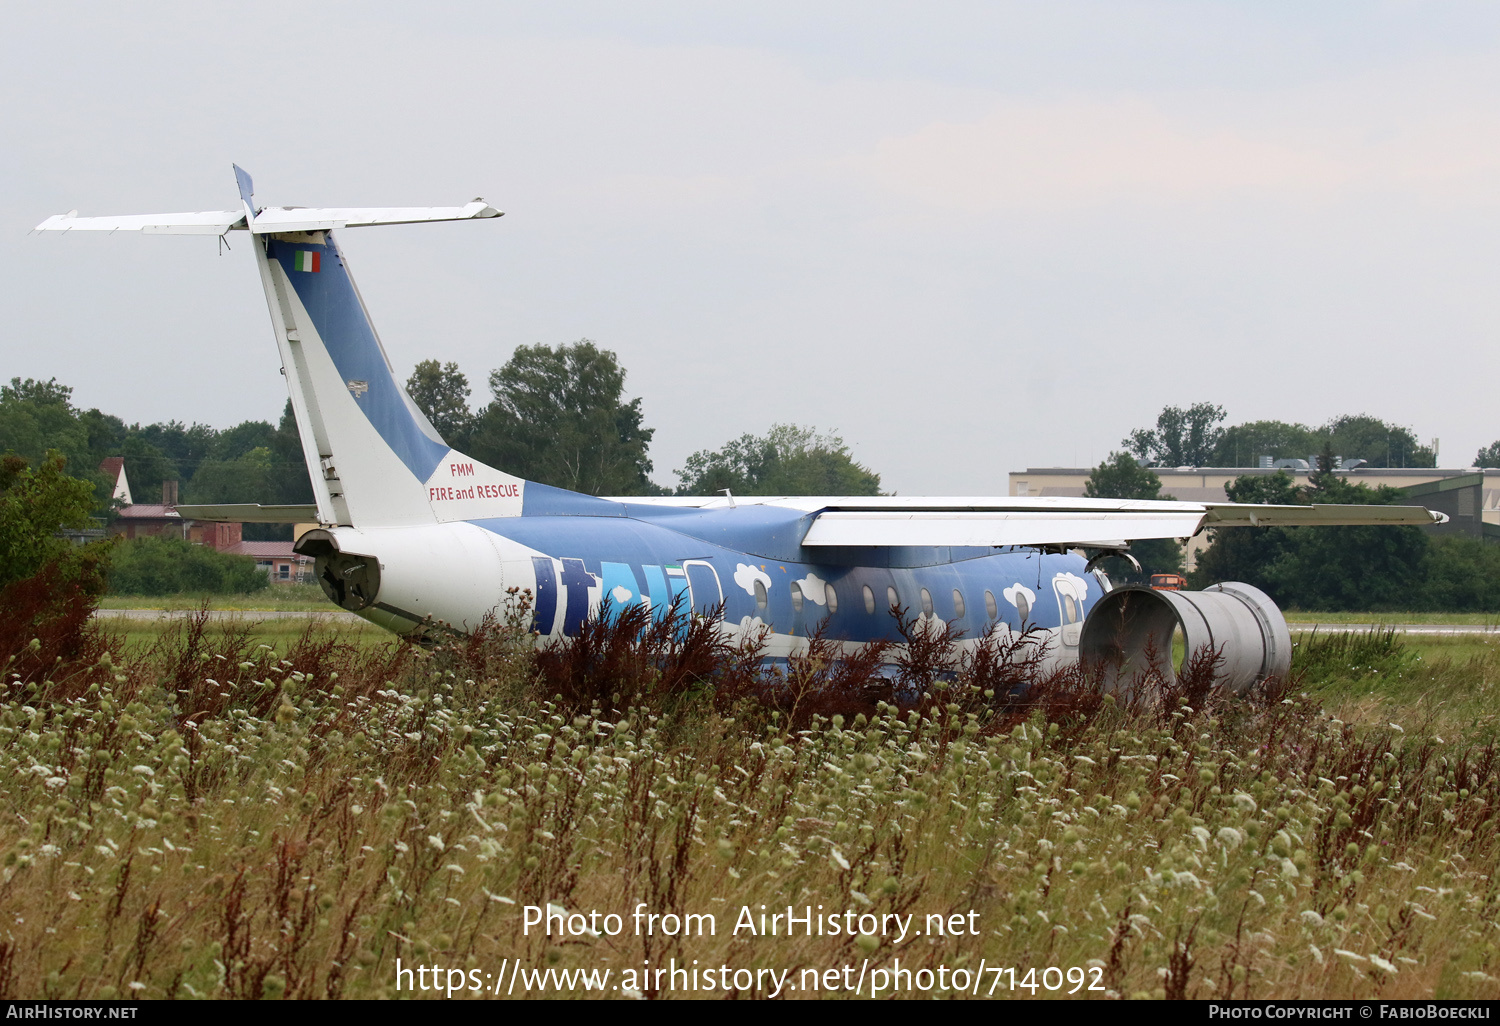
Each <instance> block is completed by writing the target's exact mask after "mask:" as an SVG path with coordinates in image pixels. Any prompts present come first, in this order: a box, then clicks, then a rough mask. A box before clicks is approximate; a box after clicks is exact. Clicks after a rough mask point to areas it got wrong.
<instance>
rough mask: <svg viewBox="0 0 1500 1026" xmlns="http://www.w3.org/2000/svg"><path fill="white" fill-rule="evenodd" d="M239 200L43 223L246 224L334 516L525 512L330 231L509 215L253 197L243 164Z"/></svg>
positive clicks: (322, 503) (213, 230)
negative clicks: (474, 449)
mask: <svg viewBox="0 0 1500 1026" xmlns="http://www.w3.org/2000/svg"><path fill="white" fill-rule="evenodd" d="M234 173H235V179H236V182H237V184H238V186H239V193H240V203H241V209H239V210H230V211H204V212H196V213H185V214H146V215H141V214H135V215H126V216H120V217H78V216H77V214H76V213H73V214H59V215H57V216H54V217H49V218H48V219H47V220H45V221H43V222H42V223H41V224H39V225H37V230H38V231H58V232H67V231H138V232H145V233H149V234H164V235H218V234H222V233H224V232H227V231H232V230H244V229H248V230H249V231H250V232H251V234H252V235H253V236H254V237H255V240H256V245H255V246H254V247H253V248H254V250H255V259H256V263H257V264H258V266H259V267H260V276H261V284H262V286H263V287H264V289H265V293H266V304H267V305H268V306H269V308H270V311H271V323H272V325H273V326H274V328H275V331H276V345H277V348H278V350H279V352H280V354H281V365H282V369H283V372H284V373H285V374H286V380H287V387H288V389H289V390H290V392H291V398H292V410H293V412H294V413H295V415H296V418H297V428H298V431H299V432H300V433H301V436H302V449H303V453H304V454H305V455H306V457H307V467H308V471H309V473H310V474H311V477H312V485H313V494H314V497H315V500H316V503H317V510H318V519H319V521H320V522H322V523H324V524H327V525H335V524H346V525H352V526H357V527H394V526H398V525H406V524H430V523H434V522H437V523H442V522H447V521H453V520H474V519H479V518H484V517H507V516H518V515H519V514H520V512H521V503H522V497H523V494H524V492H525V488H526V482H525V481H523V480H522V479H521V478H518V477H514V476H512V475H510V474H506V473H503V472H501V471H499V470H496V469H494V468H493V467H488V466H486V465H484V464H483V463H480V462H478V461H477V460H474V459H471V458H469V457H468V456H465V455H464V454H462V453H460V452H458V451H456V450H455V449H452V448H451V447H449V446H448V444H447V443H446V442H444V441H443V439H442V436H441V435H439V434H438V432H437V430H436V429H435V428H433V426H432V424H431V422H429V421H428V419H427V417H426V416H425V415H424V414H423V413H422V411H421V410H420V409H418V407H417V405H416V403H414V402H412V399H411V397H410V396H409V395H407V394H406V389H405V388H403V387H402V385H401V381H400V379H399V378H397V376H396V374H395V371H394V370H393V369H392V367H391V363H390V360H389V359H388V358H387V357H386V354H385V349H384V347H383V346H381V344H380V337H379V335H377V334H376V332H375V326H374V325H373V324H372V323H371V322H370V315H369V312H368V311H367V310H366V309H365V305H364V301H363V300H362V299H360V295H359V289H358V288H356V287H355V284H354V279H353V278H352V277H351V276H350V274H349V270H348V265H347V263H346V261H345V259H344V254H343V252H342V251H341V250H340V249H339V247H338V244H337V243H336V242H335V241H334V239H333V235H332V234H331V232H332V230H333V229H335V228H345V227H363V226H367V225H386V224H415V223H420V222H425V221H466V220H472V219H479V218H491V217H500V216H501V212H500V211H499V210H496V209H495V208H494V207H492V206H490V205H489V204H487V203H485V202H484V200H482V199H476V200H474V201H472V202H470V203H467V204H465V205H464V206H461V207H311V208H309V207H268V208H261V209H257V208H256V206H255V197H254V184H253V183H252V181H251V179H250V176H249V175H248V174H246V173H245V172H244V171H243V170H241V169H240V168H239V167H238V166H236V167H235V168H234Z"/></svg>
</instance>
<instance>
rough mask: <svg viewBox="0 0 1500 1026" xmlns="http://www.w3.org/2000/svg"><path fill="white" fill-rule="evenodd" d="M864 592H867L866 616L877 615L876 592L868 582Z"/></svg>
mask: <svg viewBox="0 0 1500 1026" xmlns="http://www.w3.org/2000/svg"><path fill="white" fill-rule="evenodd" d="M864 592H865V615H866V616H874V615H875V593H874V592H873V591H871V590H870V586H869V585H868V584H867V585H865V587H864Z"/></svg>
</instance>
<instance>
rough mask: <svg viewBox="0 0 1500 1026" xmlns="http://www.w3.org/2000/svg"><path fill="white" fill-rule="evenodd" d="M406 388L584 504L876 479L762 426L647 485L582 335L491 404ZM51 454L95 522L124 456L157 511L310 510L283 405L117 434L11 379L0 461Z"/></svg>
mask: <svg viewBox="0 0 1500 1026" xmlns="http://www.w3.org/2000/svg"><path fill="white" fill-rule="evenodd" d="M406 388H407V392H408V393H409V394H410V395H411V397H412V399H413V401H414V402H415V403H416V404H417V406H418V407H420V408H421V410H422V411H423V412H424V413H425V414H426V415H427V417H428V419H429V420H430V421H431V422H432V424H433V426H434V427H435V428H436V429H437V431H438V432H439V434H441V435H442V436H443V438H444V440H445V441H447V442H448V444H449V445H451V446H453V447H454V448H455V449H458V450H460V451H461V452H465V453H467V454H469V455H471V456H473V457H475V458H476V459H479V460H482V461H483V462H485V463H488V464H490V465H492V466H495V467H498V468H500V469H503V470H505V471H506V472H507V473H511V474H516V475H518V476H520V477H523V478H526V479H527V480H531V481H538V482H540V483H542V484H549V485H555V486H557V487H560V488H568V489H572V490H574V491H581V492H587V493H589V494H593V495H669V494H673V493H676V494H681V495H713V494H717V493H719V492H720V491H721V490H723V489H726V488H727V489H730V490H731V491H732V492H734V493H735V494H737V495H769V494H824V495H826V494H842V495H875V494H878V493H879V491H880V475H879V474H876V473H874V472H873V471H871V470H869V469H868V468H866V467H863V466H861V465H859V464H858V463H856V462H855V460H854V458H853V456H852V454H851V453H850V451H849V448H848V446H847V445H846V444H845V443H844V441H843V439H842V438H840V437H839V436H838V435H837V434H836V433H833V432H819V431H818V430H817V429H816V428H811V427H803V426H799V425H794V424H773V425H771V427H770V428H769V429H768V430H767V431H766V433H765V434H763V435H754V434H745V435H741V436H740V437H739V438H736V439H731V440H729V441H727V442H725V443H723V444H722V445H721V446H720V447H718V448H716V449H702V450H699V451H698V452H695V453H693V454H692V455H691V456H689V457H688V458H687V460H686V461H685V464H684V466H683V468H682V469H680V470H678V471H677V472H676V476H677V480H676V482H675V487H672V488H668V487H664V486H661V485H658V484H657V483H656V482H655V481H653V480H652V477H651V475H652V472H653V469H654V465H653V463H652V460H651V456H650V446H651V440H652V437H653V435H654V429H653V428H650V427H648V426H646V423H645V413H644V410H643V408H642V402H641V400H640V399H639V398H627V397H626V395H625V370H624V368H623V367H621V366H620V363H619V359H618V357H617V356H616V355H615V354H614V353H613V352H611V351H609V350H607V349H603V348H601V347H599V346H598V345H596V344H595V343H593V342H591V341H589V340H587V339H582V340H579V341H578V342H574V343H571V344H565V345H559V346H546V345H536V346H521V347H519V348H518V349H516V351H515V353H514V354H513V355H512V357H511V358H510V360H508V361H507V362H506V363H505V365H504V366H502V367H499V368H497V369H496V370H494V371H493V372H491V374H490V376H489V389H490V393H491V399H490V401H489V402H488V403H486V404H484V405H483V406H481V407H479V408H478V409H477V410H476V409H471V408H470V395H471V388H470V385H469V382H468V379H467V377H466V376H465V375H464V374H463V372H462V371H460V370H459V368H458V366H457V364H454V363H447V364H439V362H438V361H436V360H424V361H422V362H421V363H419V364H417V366H416V368H415V370H414V371H413V372H412V374H411V377H410V378H409V379H408V381H407V383H406ZM49 452H56V453H58V454H59V455H60V456H61V457H62V459H63V460H64V461H65V464H64V465H65V466H66V468H67V471H66V472H67V473H68V474H69V475H70V476H72V477H74V478H77V479H80V480H85V481H87V482H89V484H90V485H91V486H92V489H93V492H92V494H93V497H94V512H95V515H96V516H105V517H107V516H109V515H110V513H111V507H112V504H111V501H110V496H111V492H112V489H113V486H114V482H113V481H112V480H106V478H105V475H103V474H102V473H100V472H99V471H98V470H97V468H98V466H99V464H100V463H101V462H102V461H103V460H104V459H105V458H107V457H111V456H123V457H124V458H125V470H126V475H127V477H128V479H129V482H130V487H131V492H132V497H133V498H134V499H135V501H137V502H143V503H150V502H159V501H161V495H162V483H163V482H164V481H176V482H178V501H179V502H181V503H184V504H187V503H205V504H208V503H237V502H259V503H267V504H295V503H309V502H311V501H312V500H313V495H312V486H311V483H310V481H309V478H308V472H307V464H306V461H305V459H304V457H303V452H302V443H301V440H300V438H299V436H298V433H297V425H296V421H295V419H294V418H293V416H292V407H291V403H290V402H288V403H287V404H286V406H285V408H284V409H283V411H282V414H281V417H280V419H279V421H278V422H277V423H275V424H273V423H271V422H270V421H265V420H247V421H245V422H243V423H241V424H236V425H234V426H233V427H229V428H224V429H216V428H213V427H210V426H208V425H206V424H193V425H191V426H189V425H185V424H183V423H182V422H180V421H176V420H173V421H168V422H165V423H155V424H146V425H142V424H138V423H137V424H127V423H126V422H125V421H124V420H123V419H121V418H120V417H117V416H115V415H113V414H109V413H105V412H103V411H101V410H99V409H79V408H78V407H77V406H76V405H75V404H74V402H73V391H72V388H71V387H69V386H67V385H65V384H61V383H59V382H58V381H57V380H56V379H55V378H54V379H51V380H48V381H36V380H32V379H24V380H23V379H20V378H14V379H12V380H11V382H10V384H9V385H8V386H0V453H10V454H12V455H15V456H18V457H20V458H22V459H24V460H25V461H26V462H27V464H28V465H30V466H32V467H41V466H42V465H43V464H44V463H45V462H46V459H47V454H48V453H49ZM290 536H291V535H290V527H289V526H286V525H277V524H246V525H245V537H246V538H247V539H251V540H253V539H275V538H290Z"/></svg>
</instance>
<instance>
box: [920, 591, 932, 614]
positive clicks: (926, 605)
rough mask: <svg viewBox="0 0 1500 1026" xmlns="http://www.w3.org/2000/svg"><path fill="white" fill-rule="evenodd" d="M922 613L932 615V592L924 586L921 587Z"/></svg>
mask: <svg viewBox="0 0 1500 1026" xmlns="http://www.w3.org/2000/svg"><path fill="white" fill-rule="evenodd" d="M922 615H923V616H931V615H932V592H930V591H928V590H927V589H926V588H923V589H922Z"/></svg>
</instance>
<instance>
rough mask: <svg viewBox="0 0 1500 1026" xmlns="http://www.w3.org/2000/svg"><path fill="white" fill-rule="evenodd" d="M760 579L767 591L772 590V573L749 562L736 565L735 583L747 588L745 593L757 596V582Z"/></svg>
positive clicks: (752, 596)
mask: <svg viewBox="0 0 1500 1026" xmlns="http://www.w3.org/2000/svg"><path fill="white" fill-rule="evenodd" d="M756 581H759V582H760V583H761V585H762V586H764V587H765V589H766V591H770V590H771V575H770V574H768V573H766V572H765V571H764V570H761V569H759V568H757V567H753V566H750V565H749V564H748V563H736V564H735V565H734V583H735V584H738V585H739V586H740V587H741V588H743V589H745V594H747V595H749V596H750V597H751V598H754V597H755V582H756Z"/></svg>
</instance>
